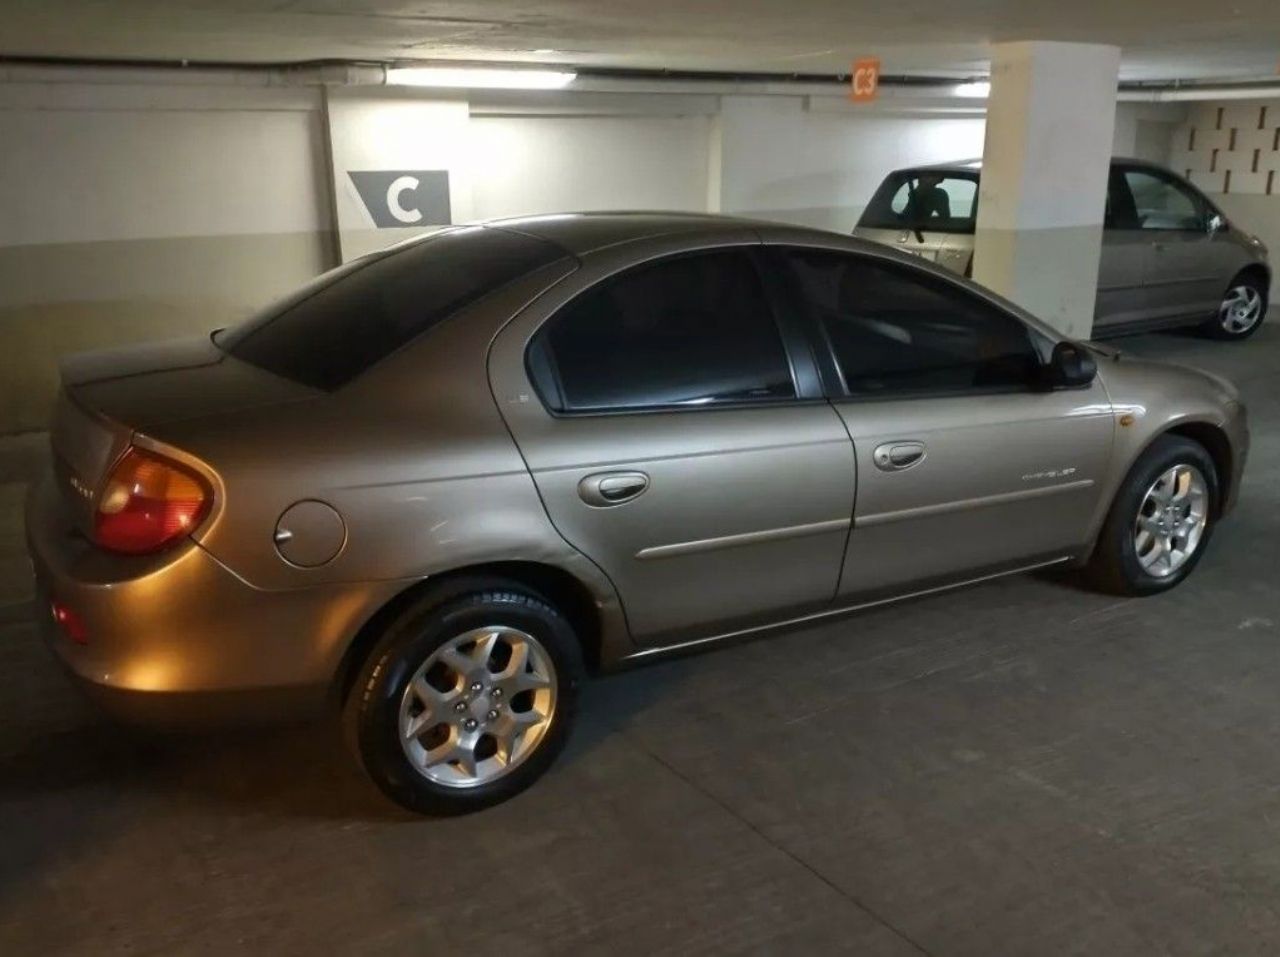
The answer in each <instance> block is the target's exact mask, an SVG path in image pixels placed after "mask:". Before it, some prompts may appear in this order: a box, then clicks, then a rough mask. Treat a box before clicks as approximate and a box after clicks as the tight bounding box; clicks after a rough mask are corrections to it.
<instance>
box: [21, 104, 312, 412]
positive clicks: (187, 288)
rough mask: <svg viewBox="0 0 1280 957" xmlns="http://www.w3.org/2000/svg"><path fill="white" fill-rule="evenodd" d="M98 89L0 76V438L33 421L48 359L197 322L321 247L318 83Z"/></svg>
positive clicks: (47, 380)
mask: <svg viewBox="0 0 1280 957" xmlns="http://www.w3.org/2000/svg"><path fill="white" fill-rule="evenodd" d="M111 92H112V97H111V98H110V101H108V99H107V98H103V99H101V100H95V94H94V92H93V91H79V93H78V94H77V95H72V96H69V95H68V94H69V93H71V91H70V90H68V89H54V88H45V89H39V88H34V87H21V88H19V87H18V86H16V85H9V86H5V85H0V433H3V432H14V431H22V430H27V429H36V428H42V427H43V426H44V424H45V422H46V420H47V417H48V410H49V407H50V402H51V399H52V396H53V394H54V392H55V391H56V384H57V360H58V357H60V356H62V355H66V354H68V353H71V352H77V351H82V350H86V349H94V348H100V347H103V346H108V345H113V344H119V343H124V342H130V341H137V340H145V339H156V338H170V337H174V336H178V335H186V334H190V333H193V332H207V331H210V330H212V329H214V328H216V327H218V326H221V325H226V324H228V323H230V322H234V321H237V320H239V319H240V318H243V317H244V316H246V315H248V314H250V313H251V312H252V311H253V310H255V309H257V308H258V307H259V306H260V305H261V304H262V303H263V302H265V301H268V300H270V299H273V298H275V297H276V296H279V295H281V294H283V293H284V292H286V291H288V290H289V289H290V288H291V287H293V286H296V285H297V284H299V283H300V282H302V281H304V280H305V279H307V278H308V277H309V276H312V275H314V274H316V273H317V272H320V271H322V270H323V269H324V268H326V266H327V265H328V264H329V263H330V261H331V258H332V252H331V246H332V241H331V237H330V236H329V234H328V233H327V228H328V227H327V223H328V221H329V214H328V205H329V204H328V198H327V187H326V185H325V177H324V175H323V171H322V169H321V168H320V166H319V165H318V163H317V157H318V156H319V155H320V149H321V122H320V114H319V111H318V107H319V98H318V95H317V94H315V93H310V94H305V95H300V94H299V93H298V92H294V91H290V92H287V93H286V94H284V95H277V94H276V93H273V92H270V91H266V90H262V91H255V93H254V95H253V96H252V97H251V98H249V99H248V100H247V99H246V97H244V96H243V95H241V94H238V93H235V92H232V93H230V94H229V95H227V96H225V97H223V98H220V99H219V100H218V101H216V102H213V103H211V102H209V101H208V100H207V98H206V97H205V96H204V94H201V95H199V96H197V97H195V98H194V99H193V100H191V101H189V102H186V103H185V105H184V102H183V98H182V96H181V95H179V96H178V97H176V98H175V97H172V96H170V97H168V98H167V101H166V102H162V103H156V102H152V99H153V96H152V93H151V92H150V91H146V90H139V91H137V95H136V96H135V97H134V98H132V102H133V106H127V105H123V104H122V102H121V99H120V95H121V92H122V91H120V90H115V91H111ZM181 92H182V91H178V93H179V94H181ZM128 99H129V98H128V97H126V98H125V100H126V101H127V100H128Z"/></svg>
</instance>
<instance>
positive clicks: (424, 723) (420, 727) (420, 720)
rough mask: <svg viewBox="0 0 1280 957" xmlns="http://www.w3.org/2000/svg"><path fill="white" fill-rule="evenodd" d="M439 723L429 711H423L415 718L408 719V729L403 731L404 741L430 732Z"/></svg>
mask: <svg viewBox="0 0 1280 957" xmlns="http://www.w3.org/2000/svg"><path fill="white" fill-rule="evenodd" d="M440 723H441V721H440V718H439V717H437V716H436V715H435V714H433V713H432V712H431V710H430V709H428V710H426V711H423V712H422V713H421V714H419V715H418V716H417V717H415V718H410V719H409V724H408V727H406V728H405V729H404V737H405V740H406V741H408V740H412V739H414V738H416V737H418V735H420V734H422V732H424V731H430V730H431V729H432V728H434V727H435V726H436V725H438V724H440Z"/></svg>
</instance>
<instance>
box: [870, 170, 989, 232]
mask: <svg viewBox="0 0 1280 957" xmlns="http://www.w3.org/2000/svg"><path fill="white" fill-rule="evenodd" d="M977 217H978V174H977V173H976V172H973V173H944V172H937V171H931V170H908V171H905V172H901V173H892V174H890V175H889V177H888V178H886V179H885V181H884V182H883V183H881V184H880V188H879V189H878V190H876V193H875V195H874V196H873V197H872V198H871V202H870V203H868V204H867V209H866V211H865V212H864V213H863V214H862V218H861V219H860V220H859V221H858V225H859V226H861V227H864V228H866V229H911V230H920V231H922V232H923V231H928V232H943V233H972V232H973V230H974V224H975V223H976V222H977Z"/></svg>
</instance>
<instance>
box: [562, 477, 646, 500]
mask: <svg viewBox="0 0 1280 957" xmlns="http://www.w3.org/2000/svg"><path fill="white" fill-rule="evenodd" d="M648 487H649V476H647V475H645V474H644V473H643V472H598V473H597V474H595V475H588V476H587V477H586V478H584V479H583V480H582V481H581V482H579V483H578V496H579V497H580V498H581V499H582V500H583V501H584V502H586V503H587V504H588V505H591V506H594V507H595V508H607V507H608V506H610V505H621V504H623V503H624V502H630V501H631V500H632V499H633V498H635V497H637V496H638V495H641V494H643V493H644V491H645V490H646V489H647V488H648Z"/></svg>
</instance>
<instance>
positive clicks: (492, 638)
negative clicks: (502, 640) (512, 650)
mask: <svg viewBox="0 0 1280 957" xmlns="http://www.w3.org/2000/svg"><path fill="white" fill-rule="evenodd" d="M497 647H498V633H497V632H496V631H492V632H490V633H489V634H487V635H485V636H483V637H482V638H478V639H477V640H476V646H475V648H473V649H472V651H471V657H472V658H473V659H474V660H475V661H476V662H477V663H479V665H480V666H481V667H482V668H484V670H485V671H488V670H489V659H490V658H491V657H492V656H493V651H494V649H495V648H497Z"/></svg>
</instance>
